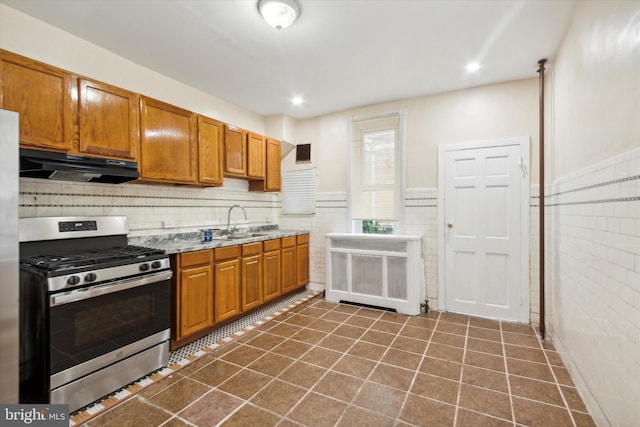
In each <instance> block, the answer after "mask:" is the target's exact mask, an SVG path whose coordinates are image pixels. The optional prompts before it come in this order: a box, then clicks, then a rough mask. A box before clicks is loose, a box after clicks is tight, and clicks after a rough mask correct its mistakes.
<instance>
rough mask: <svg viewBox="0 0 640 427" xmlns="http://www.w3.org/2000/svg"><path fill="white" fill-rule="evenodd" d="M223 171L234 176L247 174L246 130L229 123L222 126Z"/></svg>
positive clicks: (242, 176)
mask: <svg viewBox="0 0 640 427" xmlns="http://www.w3.org/2000/svg"><path fill="white" fill-rule="evenodd" d="M224 173H225V175H228V176H231V177H236V178H244V177H246V175H247V132H246V131H245V130H243V129H240V128H237V127H235V126H231V125H225V127H224Z"/></svg>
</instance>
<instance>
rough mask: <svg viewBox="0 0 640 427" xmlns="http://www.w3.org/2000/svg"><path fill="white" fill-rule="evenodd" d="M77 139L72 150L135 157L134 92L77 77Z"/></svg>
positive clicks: (135, 97) (135, 123)
mask: <svg viewBox="0 0 640 427" xmlns="http://www.w3.org/2000/svg"><path fill="white" fill-rule="evenodd" d="M78 88H79V93H80V98H79V108H78V112H79V118H80V120H79V126H80V140H79V143H78V146H77V147H73V148H75V150H72V151H75V152H78V153H80V154H94V155H98V156H104V157H109V158H118V159H125V160H135V159H136V158H137V152H138V143H139V140H140V133H139V128H140V127H139V125H138V120H139V113H138V108H139V107H138V105H139V102H140V97H139V95H138V94H135V93H133V92H129V91H127V90H124V89H120V88H118V87H115V86H111V85H108V84H105V83H99V82H95V81H91V80H87V79H83V78H80V79H78Z"/></svg>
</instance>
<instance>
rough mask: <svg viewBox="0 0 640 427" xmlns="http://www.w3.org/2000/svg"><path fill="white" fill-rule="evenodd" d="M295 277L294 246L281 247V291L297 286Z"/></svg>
mask: <svg viewBox="0 0 640 427" xmlns="http://www.w3.org/2000/svg"><path fill="white" fill-rule="evenodd" d="M297 284H298V282H297V278H296V247H295V246H290V247H286V248H285V247H283V248H282V293H283V294H284V293H287V292H289V291H291V290H293V289H295V288H296V287H297Z"/></svg>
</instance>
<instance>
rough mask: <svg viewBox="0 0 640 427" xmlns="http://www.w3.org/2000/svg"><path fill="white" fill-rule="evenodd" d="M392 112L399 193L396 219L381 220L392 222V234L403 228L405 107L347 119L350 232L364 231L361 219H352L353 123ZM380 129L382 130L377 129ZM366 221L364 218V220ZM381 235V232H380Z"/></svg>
mask: <svg viewBox="0 0 640 427" xmlns="http://www.w3.org/2000/svg"><path fill="white" fill-rule="evenodd" d="M392 114H397V115H398V137H397V144H398V147H397V156H398V159H397V160H396V165H397V168H396V173H395V177H396V189H395V191H398V192H399V193H400V194H399V195H398V197H397V198H396V204H397V206H396V212H397V219H396V220H395V221H391V220H382V222H384V223H392V224H393V232H392V234H399V233H402V231H403V229H404V193H405V174H406V164H405V158H404V152H405V145H406V138H405V135H406V129H405V126H406V109H405V108H400V109H398V110H393V111H387V112H383V113H377V114H370V115H361V116H352V117H350V119H349V121H348V138H349V139H348V154H349V179H348V182H349V188H348V191H347V206H348V215H347V230H349V232H351V233H364V231H363V225H362V222H363V220H362V219H354V218H353V197H352V193H353V191H354V188H353V186H354V183H353V180H352V171H353V162H354V158H353V157H354V156H353V123H354V122H356V121H360V120H373V119H375V118H377V117H380V118H383V117H385V116H389V115H392ZM379 131H382V130H379ZM368 220H369V221H380V220H378V219H376V218H369V219H368ZM365 221H366V220H365ZM380 235H383V234H380Z"/></svg>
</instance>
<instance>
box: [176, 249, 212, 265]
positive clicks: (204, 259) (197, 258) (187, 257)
mask: <svg viewBox="0 0 640 427" xmlns="http://www.w3.org/2000/svg"><path fill="white" fill-rule="evenodd" d="M179 258H180V267H182V268H184V267H192V266H194V265H203V264H211V263H212V262H213V250H211V249H206V250H203V251H192V252H183V253H181V254H180V257H179Z"/></svg>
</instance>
